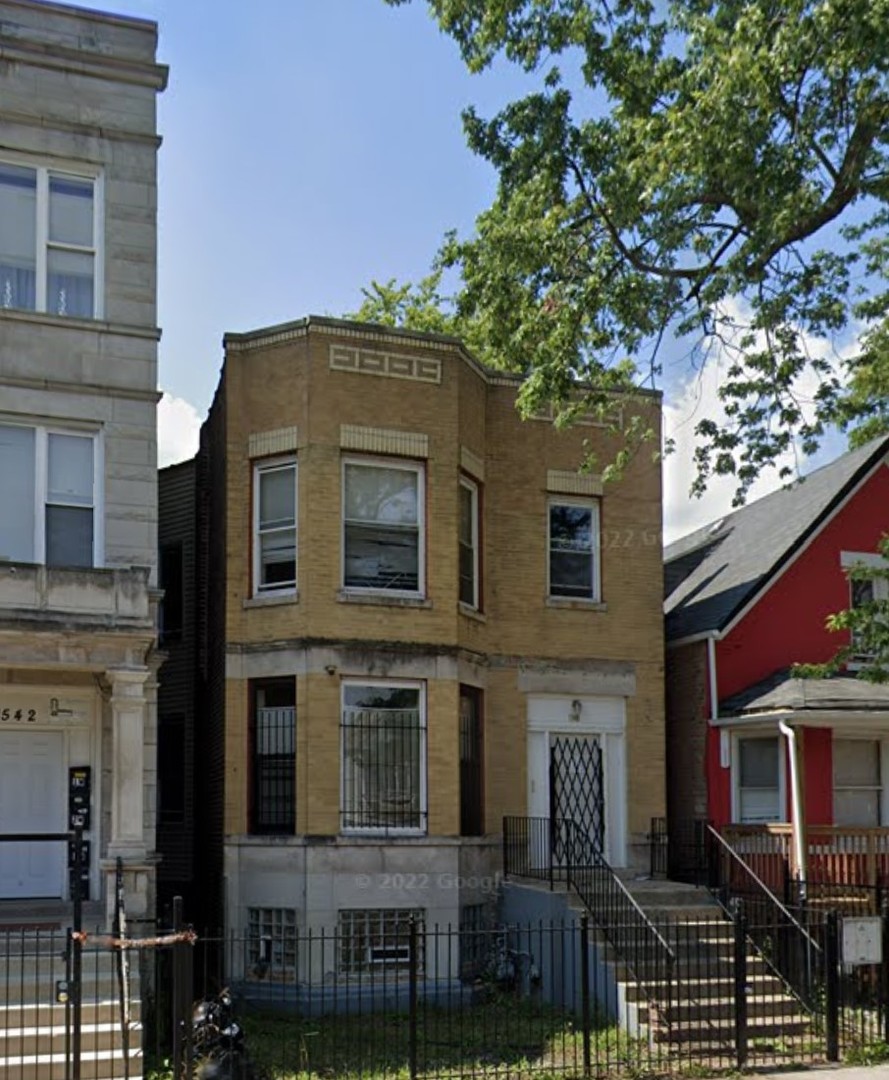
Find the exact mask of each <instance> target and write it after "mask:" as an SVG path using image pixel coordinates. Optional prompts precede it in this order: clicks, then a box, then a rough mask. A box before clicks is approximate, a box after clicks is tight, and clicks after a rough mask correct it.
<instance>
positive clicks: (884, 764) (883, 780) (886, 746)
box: [830, 729, 889, 829]
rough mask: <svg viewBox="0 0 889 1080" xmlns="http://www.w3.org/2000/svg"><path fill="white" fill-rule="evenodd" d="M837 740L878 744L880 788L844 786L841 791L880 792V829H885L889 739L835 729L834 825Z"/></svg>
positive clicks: (888, 814)
mask: <svg viewBox="0 0 889 1080" xmlns="http://www.w3.org/2000/svg"><path fill="white" fill-rule="evenodd" d="M837 740H840V741H844V742H869V743H876V744H877V759H878V762H879V770H880V783H879V786H872V785H868V786H867V787H863V786H862V787H854V788H853V787H849V786H842V787H841V788H840V790H841V791H856V790H857V791H863V790H868V791H878V792H879V796H878V800H877V802H878V805H879V808H880V825H879V826H878V827H879V828H883V827H884V826H885V824H886V822H887V821H889V783H887V778H889V739H884V738H882V737H881V736H880V735H873V734H867V733H861V734H856V733H853V734H849V733H847V732H845V731H843V732H842V733H838V732H837V731H836V729H834V732H833V737H832V740H831V742H832V745H831V777H830V781H831V817H832V823H833V824H834V825H835V824H836V804H835V801H834V800H835V798H836V791H837V786H836V780H835V763H834V746H833V743H835V742H836V741H837ZM862 827H863V826H857V825H838V826H837V828H840V829H843V828H848V829H855V828H862Z"/></svg>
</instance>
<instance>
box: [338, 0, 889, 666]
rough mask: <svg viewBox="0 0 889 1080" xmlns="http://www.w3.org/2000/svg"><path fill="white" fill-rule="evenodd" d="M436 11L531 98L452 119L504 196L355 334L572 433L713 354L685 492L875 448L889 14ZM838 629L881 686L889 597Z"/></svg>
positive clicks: (585, 7)
mask: <svg viewBox="0 0 889 1080" xmlns="http://www.w3.org/2000/svg"><path fill="white" fill-rule="evenodd" d="M386 2H387V3H390V4H393V5H399V4H402V3H408V2H410V0H386ZM427 4H428V7H429V9H430V12H431V14H432V16H433V17H434V18H435V19H436V20H437V21H438V24H439V26H440V27H441V29H442V30H443V31H444V32H445V33H446V34H448V35H450V36H451V37H452V38H453V39H454V41H455V42H456V44H457V46H458V47H459V49H460V52H461V54H462V56H463V59H464V61H465V62H466V64H467V66H468V67H469V68H470V69H471V70H472V71H481V70H482V69H484V68H485V67H487V66H488V65H489V64H491V62H492V61H494V60H495V59H499V60H505V61H507V62H510V63H513V64H515V65H517V66H519V67H520V68H522V69H524V71H526V72H528V73H531V74H532V75H533V76H536V77H537V78H538V83H537V87H536V89H535V90H534V91H533V92H531V93H529V94H527V95H526V96H525V97H523V98H522V99H521V100H516V101H513V102H511V103H510V104H508V105H507V106H506V107H505V108H503V109H502V110H501V111H500V112H499V113H498V114H497V115H495V116H493V117H490V118H483V117H481V116H480V115H479V114H478V113H477V112H476V111H475V110H474V109H472V108H469V109H467V110H466V111H465V112H464V126H465V131H466V135H467V140H468V143H469V145H470V147H471V148H472V149H473V150H474V151H475V152H476V153H477V154H479V155H481V156H482V157H483V158H485V159H486V160H487V161H489V162H490V163H491V165H492V166H493V167H494V169H495V170H496V171H497V173H498V177H499V184H498V191H497V195H496V198H495V199H494V202H493V204H492V205H491V207H490V208H489V209H487V210H486V211H484V212H483V213H482V214H481V215H480V216H479V218H478V220H477V222H476V231H475V234H474V235H473V236H471V237H468V238H466V237H459V236H457V235H456V234H449V235H448V236H446V237H445V239H444V242H443V246H442V248H441V250H440V252H439V253H438V255H437V257H436V261H435V263H434V269H433V273H432V274H431V275H430V277H428V278H426V279H424V280H423V281H421V282H420V283H419V284H418V285H416V286H414V285H402V286H399V285H397V284H396V283H395V282H388V283H387V284H386V285H379V284H377V283H374V285H373V286H372V287H371V289H369V290H367V291H366V292H365V302H364V304H363V305H362V308H361V310H360V311H359V312H358V313H357V314H358V315H359V317H363V318H368V319H374V320H377V321H383V322H389V323H391V324H394V325H404V326H410V327H413V328H416V329H422V330H433V331H437V332H444V333H453V334H456V335H458V336H460V337H462V338H463V339H464V340H466V341H467V344H469V346H470V347H471V348H472V349H473V350H474V351H475V352H476V353H477V354H478V355H479V356H480V357H481V358H482V359H484V360H486V361H487V362H489V363H493V364H497V365H501V366H505V367H507V368H509V369H512V370H514V371H518V372H521V373H522V374H523V375H524V380H523V386H522V391H521V394H520V406H521V408H522V409H523V410H524V411H525V412H526V413H528V412H532V411H536V410H538V409H540V408H541V407H543V406H549V405H552V404H554V405H555V406H556V412H557V419H558V420H559V421H560V422H570V420H571V419H572V417H573V416H574V415H576V413H577V411H578V410H579V409H595V410H598V411H599V412H600V413H601V414H603V415H605V414H607V413H608V402H609V398H610V394H611V393H612V392H613V391H615V390H618V391H622V392H628V391H634V390H637V389H639V388H641V387H645V386H657V385H659V382H660V381H661V376H662V365H663V363H664V357H665V355H667V356H671V357H672V358H674V359H675V357H676V356H677V354H681V355H682V357H683V358H686V359H688V360H689V361H690V362H693V363H694V362H697V363H705V362H707V361H708V360H712V359H713V358H714V357H715V356H718V357H719V359H720V363H721V364H722V365H724V367H722V368H721V369H720V370H721V372H722V375H721V380H720V396H721V398H722V416H721V417H718V418H717V417H713V416H706V417H703V418H702V419H701V420H700V421H699V422H698V425H697V429H696V434H697V446H696V451H695V459H696V467H697V476H696V479H695V481H694V485H693V487H694V490H695V491H696V492H697V493H700V492H702V491H703V490H704V488H705V486H706V484H707V481H708V479H709V478H710V477H711V476H712V475H714V474H720V475H725V474H729V475H733V476H734V477H735V479H736V481H737V494H736V502H738V503H740V502H742V501H743V499H744V497H745V495H746V493H747V491H748V490H749V488H750V485H751V484H752V483H753V481H754V480H755V479H756V477H757V476H758V475H759V473H760V472H761V470H762V469H763V468H766V467H770V466H774V465H775V464H776V462H778V460H779V459H780V458H782V456H783V455H784V454H785V453H786V451H788V450H789V449H790V448H791V447H792V446H800V447H801V448H802V450H803V452H804V453H807V454H808V453H811V452H813V451H814V449H815V448H816V447H817V445H818V442H819V440H820V438H821V437H822V435H823V433H824V430H825V428H826V426H827V425H830V424H838V425H840V426H841V427H842V428H845V429H847V430H849V431H850V433H851V439H850V441H852V443H853V444H856V443H860V442H862V441H864V440H866V439H868V438H871V437H873V436H875V435H877V434H879V433H882V432H884V431H886V430H887V429H889V286H887V269H889V33H887V31H886V27H887V26H889V0H672V2H669V0H665V2H657V3H655V2H654V0H427ZM446 270H450V271H456V274H457V277H458V279H459V287H458V289H457V291H456V295H455V296H453V297H444V296H442V294H441V281H442V273H443V272H444V271H446ZM677 343H678V344H677ZM812 387H814V390H813V389H812ZM807 388H808V389H807ZM646 434H650V432H646V431H645V430H644V425H642V426H640V422H639V421H638V420H637V421H634V422H633V423H632V424H631V441H632V437H635V439H636V440H637V441H638V439H640V438H644V436H645V435H646ZM780 472H781V475H785V476H786V475H788V474H789V470H788V469H786V468H784V467H781V469H780ZM854 573H855V572H853V575H852V576H853V578H854ZM832 625H833V626H834V627H835V628H836V629H839V630H845V631H854V634H855V639H856V648H859V649H862V648H865V647H866V649H867V651H868V652H869V653H871V654H873V655H874V656H875V657H877V659H876V661H875V663H874V666H873V673H874V675H875V677H878V678H879V677H885V673H886V672H889V661H887V659H886V658H889V609H887V605H886V604H885V603H882V602H874V603H872V604H865V605H863V606H861V607H859V608H857V609H855V610H850V611H849V612H844V613H840V614H839V615H837V616H834V618H833V620H832ZM881 657H882V658H883V659H880V658H881ZM847 658H848V657H847V655H846V656H844V655H840V656H839V657H838V659H837V663H841V662H842V661H843V660H844V659H847ZM835 667H836V664H835V665H834V668H835ZM819 670H820V671H821V673H826V671H827V669H819ZM831 670H833V668H832V669H831ZM881 672H883V673H884V675H883V676H881Z"/></svg>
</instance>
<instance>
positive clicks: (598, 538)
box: [546, 495, 602, 604]
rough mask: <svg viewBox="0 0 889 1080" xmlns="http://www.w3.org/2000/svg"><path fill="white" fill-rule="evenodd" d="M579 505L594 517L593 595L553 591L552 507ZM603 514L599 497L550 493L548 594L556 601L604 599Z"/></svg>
mask: <svg viewBox="0 0 889 1080" xmlns="http://www.w3.org/2000/svg"><path fill="white" fill-rule="evenodd" d="M554 506H579V507H582V508H583V509H584V510H590V511H591V514H592V517H591V523H592V551H591V552H590V558H591V559H592V564H593V568H592V596H566V595H564V594H562V593H553V591H552V508H553V507H554ZM601 550H602V516H601V508H600V505H599V500H598V499H577V498H573V497H571V496H568V495H550V496H549V497H548V499H547V503H546V595H547V597H548V598H549V599H550V600H554V601H556V603H578V604H598V603H601V600H602V573H601V562H602V559H601Z"/></svg>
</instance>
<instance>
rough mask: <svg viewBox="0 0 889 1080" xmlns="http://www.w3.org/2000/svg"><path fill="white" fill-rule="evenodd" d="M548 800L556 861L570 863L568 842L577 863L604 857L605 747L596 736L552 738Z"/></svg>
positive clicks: (573, 859) (572, 856) (571, 854)
mask: <svg viewBox="0 0 889 1080" xmlns="http://www.w3.org/2000/svg"><path fill="white" fill-rule="evenodd" d="M549 797H550V819H551V821H552V823H553V827H554V836H553V848H554V850H553V856H554V858H555V859H556V860H557V862H558V863H560V864H564V863H565V862H566V861H567V860H568V858H569V843H570V857H571V859H572V861H573V862H575V863H578V864H579V863H589V862H593V861H595V859H596V858H601V857H602V856H603V853H604V849H605V785H604V780H603V770H602V746H601V743H600V742H599V737H598V736H597V735H586V736H584V735H560V736H556V737H555V738H554V739H553V741H552V744H551V746H550V755H549ZM563 823H570V825H569V826H566V825H565V824H563ZM569 832H570V840H569Z"/></svg>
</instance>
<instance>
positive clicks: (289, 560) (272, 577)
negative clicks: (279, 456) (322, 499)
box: [253, 458, 297, 594]
mask: <svg viewBox="0 0 889 1080" xmlns="http://www.w3.org/2000/svg"><path fill="white" fill-rule="evenodd" d="M296 505H297V499H296V461H295V460H294V459H293V458H286V459H283V460H275V461H268V462H261V463H259V464H257V465H256V466H255V467H254V475H253V521H254V536H253V581H254V592H255V593H256V594H262V593H268V592H275V591H285V590H286V591H290V592H292V591H293V590H295V589H296Z"/></svg>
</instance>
